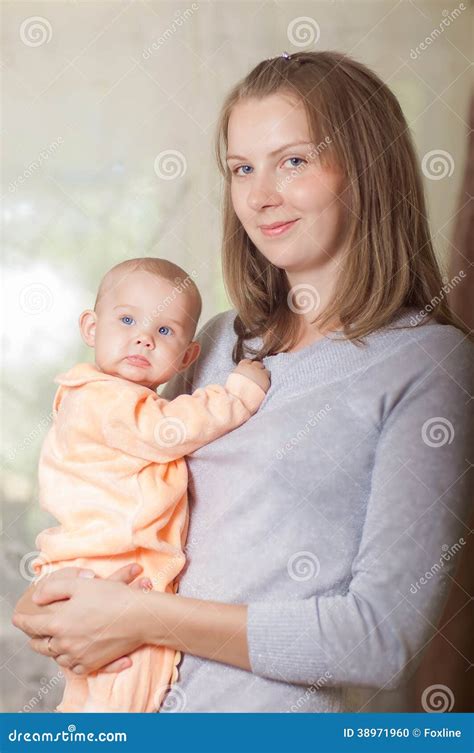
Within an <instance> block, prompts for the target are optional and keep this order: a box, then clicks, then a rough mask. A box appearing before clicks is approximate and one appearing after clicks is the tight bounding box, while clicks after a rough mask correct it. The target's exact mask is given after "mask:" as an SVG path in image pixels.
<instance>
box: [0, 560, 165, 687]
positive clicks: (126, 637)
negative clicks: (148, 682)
mask: <svg viewBox="0 0 474 753" xmlns="http://www.w3.org/2000/svg"><path fill="white" fill-rule="evenodd" d="M141 570H142V568H141V566H140V565H138V564H136V563H134V564H132V565H127V566H126V567H122V568H120V569H119V570H117V571H116V572H115V573H113V574H112V575H111V576H110V577H109V578H108V579H107V580H102V579H100V578H94V573H93V571H91V570H81V569H80V568H75V567H68V568H61V569H60V570H57V571H56V572H54V573H51V574H50V575H48V576H47V577H45V578H43V579H41V580H40V581H39V582H38V583H37V584H36V585H34V586H31V587H30V588H29V589H27V591H26V592H25V593H24V594H23V596H22V597H21V598H20V600H19V601H18V603H17V605H16V609H15V614H14V617H13V620H12V622H13V624H14V625H16V626H17V627H19V628H20V629H21V630H23V631H24V632H26V633H27V634H28V635H30V636H31V637H32V639H31V641H30V646H31V647H32V648H33V649H34V650H35V651H37V652H38V653H41V654H44V655H46V656H54V658H55V659H56V661H57V663H58V664H60V665H61V666H64V667H71V668H72V667H74V671H75V672H76V673H78V674H81V673H82V672H92V671H95V670H96V669H101V671H104V672H119V671H121V670H123V669H126V668H127V667H130V666H131V664H132V660H131V659H130V657H128V656H125V655H124V654H127V653H128V652H130V651H133V650H135V648H137V647H138V646H140V645H142V644H143V643H144V640H143V639H142V636H141V635H140V634H139V632H138V630H137V628H139V624H140V621H139V620H138V621H137V620H136V617H135V618H134V616H133V615H134V607H136V606H137V598H136V597H137V589H142V590H149V588H150V587H151V583H150V581H149V579H148V578H139V579H138V580H137V581H135V582H134V583H133V584H132V589H127V588H125V585H126V584H129V583H131V581H133V579H134V578H135V577H136V576H137V575H138V574H139V573H140V572H141ZM78 576H79V577H78ZM80 576H83V577H80ZM92 579H93V580H92ZM50 635H51V636H52V640H51V641H50V648H51V653H49V651H48V640H47V638H46V637H45V636H50ZM122 648H123V650H122V651H121V650H120V649H122ZM85 653H87V655H86V656H84V655H85ZM118 657H119V658H118ZM111 659H113V661H111Z"/></svg>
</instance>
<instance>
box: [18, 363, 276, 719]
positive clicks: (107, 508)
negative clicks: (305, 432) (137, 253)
mask: <svg viewBox="0 0 474 753" xmlns="http://www.w3.org/2000/svg"><path fill="white" fill-rule="evenodd" d="M55 382H56V383H58V384H59V385H60V387H59V389H58V390H57V392H56V395H55V398H54V404H53V424H52V426H51V428H50V430H49V432H48V434H47V436H46V439H45V441H44V443H43V447H42V450H41V455H40V460H39V490H40V491H39V494H40V505H41V507H42V508H43V509H45V510H48V511H49V512H50V513H51V514H52V515H53V516H54V517H55V518H56V519H57V520H58V522H59V523H60V525H59V526H58V527H55V528H48V529H46V530H44V531H42V532H41V533H40V534H39V535H38V537H37V539H36V547H37V549H38V550H39V552H40V554H39V556H38V557H37V559H36V560H35V561H34V563H33V567H34V570H35V572H36V573H37V574H38V575H40V576H41V575H44V574H46V573H48V572H52V571H54V570H56V569H58V568H60V567H65V566H75V567H89V568H92V569H93V570H94V571H95V572H96V573H97V575H98V576H100V577H107V576H108V575H110V574H111V573H112V572H114V571H115V570H117V569H118V568H119V567H121V566H123V565H126V564H129V563H130V562H138V563H140V564H141V565H142V566H143V572H142V574H141V577H144V576H148V577H149V578H150V579H151V581H152V583H153V589H154V590H158V591H167V592H169V593H173V592H175V591H176V589H177V582H176V580H175V579H176V576H177V575H178V574H179V573H180V571H181V570H182V568H183V566H184V563H185V555H184V553H183V547H184V544H185V540H186V533H187V527H188V504H187V483H188V474H187V466H186V461H185V459H184V456H185V455H188V454H190V453H192V452H193V451H194V450H196V449H198V448H199V447H202V446H203V445H205V444H208V443H209V442H212V441H213V440H214V439H216V438H217V437H220V436H222V435H223V434H226V433H227V432H229V431H231V430H232V429H235V428H236V427H238V426H240V425H241V424H243V423H244V422H245V421H246V420H247V419H249V418H250V416H251V415H252V414H253V413H255V412H256V411H257V410H258V408H259V406H260V404H261V402H262V400H263V398H264V397H265V392H264V390H263V389H262V388H261V387H259V386H258V385H257V384H256V383H255V382H253V381H252V380H251V379H249V378H248V377H246V376H244V375H242V374H238V373H231V374H230V375H229V377H228V379H227V381H226V384H225V387H222V386H221V385H217V384H212V385H209V386H207V387H205V388H200V389H197V390H196V391H195V392H194V393H193V394H192V395H180V396H179V397H177V398H176V399H175V400H172V401H167V400H165V399H164V398H161V397H159V396H158V395H157V394H156V392H154V391H153V390H151V389H148V388H147V387H143V386H141V385H139V384H135V383H134V382H129V381H128V380H125V379H121V378H120V377H115V376H111V375H109V374H105V373H103V372H101V371H100V370H99V369H98V368H97V367H96V366H94V365H92V364H88V363H80V364H77V365H76V366H74V367H73V368H72V369H71V370H70V371H68V372H67V373H66V374H61V375H59V376H58V377H57V378H56V379H55ZM179 660H180V654H179V652H176V651H174V650H172V649H169V648H164V647H156V646H142V647H140V648H139V649H137V650H136V651H134V652H133V654H132V661H133V665H132V666H131V667H129V668H128V669H125V670H123V671H122V672H118V673H103V672H100V671H96V672H92V673H90V674H89V675H76V674H74V673H73V672H72V671H71V670H69V669H65V670H64V674H65V678H66V687H65V692H64V696H63V699H62V701H61V703H60V704H59V705H58V707H57V711H61V712H81V711H82V712H87V711H90V712H95V711H96V712H99V711H101V712H153V711H157V710H158V708H159V706H160V704H161V701H162V700H163V697H164V694H165V693H166V690H167V689H168V688H169V686H170V684H171V683H173V682H174V681H175V680H176V679H177V676H178V673H177V664H178V662H179Z"/></svg>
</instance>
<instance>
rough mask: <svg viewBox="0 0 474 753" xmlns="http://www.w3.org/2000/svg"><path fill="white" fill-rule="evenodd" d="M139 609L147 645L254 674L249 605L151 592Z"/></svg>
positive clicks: (141, 602) (143, 598)
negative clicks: (250, 644) (248, 615)
mask: <svg viewBox="0 0 474 753" xmlns="http://www.w3.org/2000/svg"><path fill="white" fill-rule="evenodd" d="M139 605H140V607H139V609H140V624H141V626H142V638H143V643H147V644H153V645H156V646H166V647H168V648H173V649H175V650H177V651H182V652H183V653H186V654H193V655H194V656H200V657H202V658H204V659H211V660H212V661H218V662H223V663H224V664H232V665H233V666H235V667H240V668H241V669H247V670H250V661H249V654H248V645H247V606H246V605H245V604H223V603H221V602H218V601H202V600H199V599H190V598H187V597H185V596H177V595H174V594H163V593H155V592H151V593H144V594H141V595H140V599H139Z"/></svg>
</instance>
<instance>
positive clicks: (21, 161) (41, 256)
mask: <svg viewBox="0 0 474 753" xmlns="http://www.w3.org/2000/svg"><path fill="white" fill-rule="evenodd" d="M468 6H469V2H468V0H465V3H459V4H452V5H451V4H450V3H446V2H445V0H443V2H436V1H432V2H414V1H413V2H411V1H408V0H407V1H401V2H384V1H382V0H381V1H377V0H371V1H367V2H357V1H351V2H349V1H347V2H343V1H342V0H341V1H340V2H337V1H336V2H331V1H328V2H314V1H312V2H289V1H288V0H287V1H284V0H280V1H279V2H276V1H271V0H267V1H266V2H265V1H262V2H254V1H253V0H252V1H249V2H244V1H241V2H202V0H199V2H195V3H192V2H189V0H185V1H184V2H146V1H139V0H136V1H135V2H133V1H132V2H118V1H115V0H109V1H107V2H96V1H95V0H83V1H81V0H72V1H71V2H3V3H2V6H1V7H2V16H3V32H2V52H1V72H2V89H1V94H2V105H3V108H2V109H3V135H2V147H3V148H2V181H3V185H2V198H3V244H2V251H3V291H2V292H3V298H2V300H3V302H4V306H3V324H4V331H3V338H2V356H3V361H4V364H3V365H4V368H3V374H2V376H3V378H2V409H3V410H2V419H3V430H4V431H3V438H4V448H3V454H2V459H3V465H4V474H3V494H4V504H3V525H2V560H3V562H2V585H1V591H0V593H1V600H2V601H1V603H2V607H3V621H2V649H3V650H2V659H1V662H0V663H1V667H2V690H3V692H2V699H3V700H2V707H1V710H2V711H20V710H24V711H50V710H52V709H53V708H54V704H55V703H56V702H57V700H58V697H59V695H60V692H61V689H60V684H61V683H60V676H58V672H57V667H56V665H55V664H54V663H53V662H51V661H50V660H48V659H46V658H43V657H40V656H38V655H37V654H34V653H32V652H31V651H30V650H29V649H28V648H27V645H26V643H27V641H26V639H25V637H24V635H23V634H21V633H20V632H19V631H18V630H15V629H14V628H13V627H12V626H11V624H10V617H11V611H12V607H13V604H14V603H15V601H16V599H17V597H18V595H19V594H20V592H21V591H22V590H23V589H24V588H25V587H26V586H27V585H28V582H29V579H30V578H31V571H30V570H29V563H30V561H31V557H32V556H33V555H32V553H34V550H35V546H34V540H35V535H36V534H37V532H38V531H39V530H40V529H41V528H43V527H44V526H45V525H50V524H51V523H52V521H51V520H50V519H48V518H47V517H46V516H44V515H42V514H41V513H40V512H39V510H38V506H37V481H36V464H37V458H38V453H39V449H40V446H41V441H42V439H43V437H44V434H45V432H46V431H47V428H48V426H49V422H50V410H51V401H52V398H53V394H54V390H55V387H54V385H53V382H52V379H53V377H54V375H55V374H57V373H58V372H60V371H62V370H64V369H65V368H67V367H68V366H70V365H72V364H73V363H74V362H75V361H77V360H81V359H84V358H88V357H89V355H90V354H89V353H88V352H87V351H86V349H85V347H84V346H82V344H81V342H80V339H79V335H78V331H77V324H76V322H77V316H78V314H79V312H80V311H81V310H82V309H83V308H85V307H88V306H90V305H91V304H92V303H93V298H94V293H95V289H96V285H97V282H98V280H99V278H100V276H101V275H102V274H103V272H104V271H105V270H106V269H107V268H109V267H110V266H111V265H113V264H114V263H117V262H119V261H121V260H122V259H125V258H130V257H133V256H138V255H158V256H163V257H166V258H169V259H172V260H174V261H176V262H177V263H178V264H180V265H181V266H183V267H185V268H186V269H187V270H188V271H189V272H190V273H191V272H194V273H195V274H196V280H197V283H198V285H199V286H200V289H201V291H202V293H203V298H204V310H203V316H202V320H201V323H204V322H205V321H206V320H207V319H208V318H209V317H211V316H212V315H213V314H215V313H216V312H218V311H220V310H223V309H225V308H228V306H229V304H228V301H227V299H226V296H225V293H224V289H223V285H222V280H221V273H220V260H219V235H220V217H219V201H220V190H221V182H220V178H219V176H218V173H217V170H216V167H215V164H214V157H213V150H212V142H213V133H214V124H215V121H216V117H217V114H218V110H219V105H220V103H221V102H222V99H223V97H224V95H225V93H226V92H227V90H228V88H229V87H230V86H231V84H233V83H234V82H235V81H236V80H237V79H238V78H240V77H241V76H243V75H244V74H245V73H246V72H247V71H248V70H249V69H250V68H251V67H252V66H254V65H255V64H256V63H257V62H258V61H259V60H261V59H262V58H268V57H272V56H275V55H277V54H280V53H281V52H283V51H284V50H287V51H289V52H295V51H297V50H300V49H337V50H341V51H344V52H347V53H350V54H352V55H353V56H354V57H356V58H358V59H360V60H361V61H363V62H365V63H367V64H368V65H369V66H371V67H372V68H373V69H374V70H376V71H377V72H378V73H379V74H380V75H381V76H382V77H383V79H384V80H385V81H387V82H388V83H389V85H390V86H391V87H392V89H393V90H394V91H395V93H396V94H397V95H398V97H399V99H400V101H401V104H402V107H403V109H404V112H405V113H406V116H407V118H408V120H409V122H410V125H411V129H412V131H413V134H414V137H415V140H416V143H417V147H418V152H419V156H420V163H421V162H422V160H423V158H424V157H425V156H426V160H425V165H428V167H427V169H426V171H425V173H426V177H425V180H426V189H427V194H428V200H429V210H430V217H431V222H432V229H433V233H434V236H435V243H436V249H437V252H438V254H439V257H440V259H441V260H442V262H443V266H444V268H445V269H446V270H447V269H448V253H449V238H450V237H451V232H452V227H453V220H454V215H455V211H456V200H457V195H458V192H459V187H460V184H461V180H462V170H463V161H464V158H465V145H466V139H465V135H466V129H467V124H466V117H467V107H468V98H469V71H468V66H469V56H470V44H471V37H470V28H471V23H472V15H471V9H470V8H469V7H468ZM454 9H457V10H456V12H455V13H454V15H453V13H452V12H453V11H454ZM443 20H444V22H443ZM295 21H297V24H296V26H295V23H294V22H295ZM436 30H437V31H436ZM426 39H428V41H426V42H424V40H426ZM421 43H423V44H424V47H425V49H424V50H423V49H420V44H421ZM417 48H418V50H417ZM430 153H433V154H430ZM440 153H441V154H440ZM410 692H411V691H410V690H409V689H408V690H403V691H394V692H392V693H387V692H379V693H377V691H376V690H367V691H366V692H365V693H362V694H358V695H357V696H355V699H354V703H355V707H357V708H361V709H363V710H364V711H371V710H387V711H394V710H411V704H412V703H413V699H412V698H411V697H410Z"/></svg>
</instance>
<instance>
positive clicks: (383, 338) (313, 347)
mask: <svg viewBox="0 0 474 753" xmlns="http://www.w3.org/2000/svg"><path fill="white" fill-rule="evenodd" d="M413 315H414V309H413V310H412V309H405V310H404V311H403V312H402V313H400V314H399V315H398V316H396V317H395V318H394V319H393V320H392V322H391V323H389V324H387V325H386V326H385V327H382V328H380V329H378V330H375V331H374V332H371V333H370V334H369V335H367V336H366V338H365V344H364V345H358V344H356V343H354V342H353V341H351V340H347V339H345V338H344V337H340V336H338V333H337V331H335V332H332V333H331V334H330V335H329V336H324V337H322V338H320V339H319V340H315V341H314V342H312V343H310V344H309V345H306V346H305V347H304V348H301V349H300V350H297V351H295V352H293V353H288V352H281V353H275V354H274V355H271V356H266V357H265V358H264V359H263V363H264V365H265V366H266V367H267V368H268V370H269V371H270V372H271V374H272V377H273V379H274V380H275V382H276V380H278V383H279V384H281V385H282V386H283V385H296V384H297V383H298V382H299V381H300V379H301V380H302V382H304V381H305V378H308V377H310V379H311V380H312V379H314V378H317V379H318V383H325V382H326V383H327V382H330V381H334V380H337V379H339V378H342V377H347V376H349V375H350V374H352V373H354V372H356V371H359V370H360V369H362V368H366V367H367V366H368V365H369V364H370V363H373V362H374V361H376V360H379V359H380V358H383V357H384V355H385V354H388V353H393V348H394V345H395V346H396V343H397V342H398V341H401V342H402V343H405V342H406V331H407V329H408V330H411V332H412V333H413V334H414V333H415V330H417V329H419V327H414V326H413V325H412V324H411V323H410V320H413ZM432 324H433V322H431V321H426V322H425V323H424V324H423V327H425V326H430V325H432ZM399 328H403V329H399ZM248 344H249V345H250V346H251V347H252V348H256V347H259V346H261V344H262V340H261V338H254V339H252V340H249V341H248Z"/></svg>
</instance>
